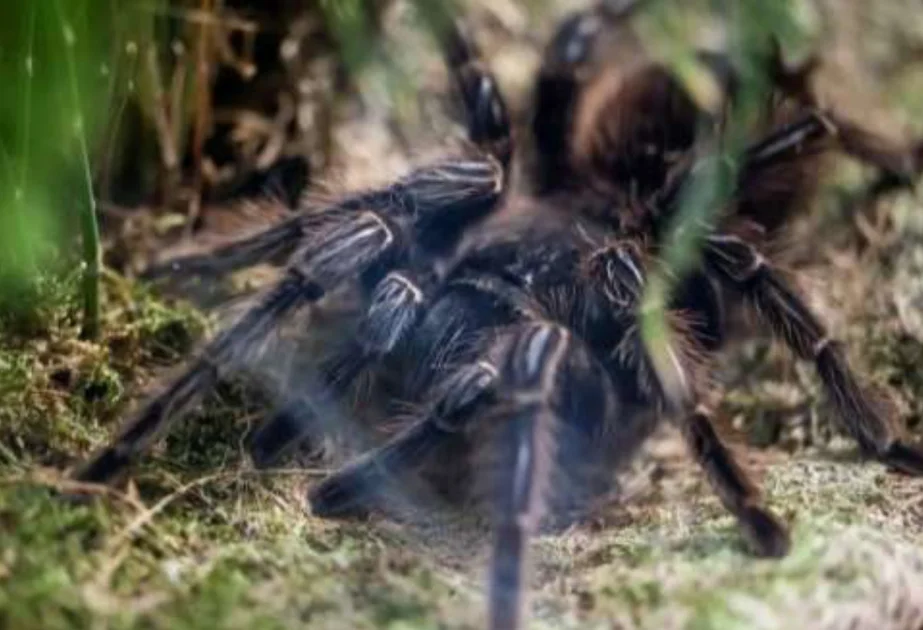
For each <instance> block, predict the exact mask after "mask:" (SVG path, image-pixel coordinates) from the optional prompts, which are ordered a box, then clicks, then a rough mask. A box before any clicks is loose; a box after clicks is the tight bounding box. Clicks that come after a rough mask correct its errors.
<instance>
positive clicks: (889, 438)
mask: <svg viewBox="0 0 923 630" xmlns="http://www.w3.org/2000/svg"><path fill="white" fill-rule="evenodd" d="M705 257H706V263H707V265H708V267H709V268H710V269H711V270H712V271H713V272H714V273H715V274H716V275H717V276H718V277H719V278H720V279H721V280H722V281H723V282H724V283H725V284H727V285H729V286H730V287H731V288H733V289H735V290H736V291H737V292H739V293H740V294H742V296H743V297H744V298H746V299H747V300H748V301H749V302H750V303H751V304H752V306H753V307H754V309H755V311H756V312H757V314H758V315H759V316H760V318H761V319H762V320H763V321H764V322H765V323H766V324H767V325H768V326H769V327H770V328H771V329H772V331H773V332H774V333H775V334H776V335H777V336H778V337H780V338H781V339H782V341H784V342H785V344H786V345H787V346H788V347H789V348H790V349H791V350H792V351H793V352H794V353H795V354H796V355H797V356H798V357H800V358H802V359H807V360H810V361H813V362H814V365H815V367H816V369H817V372H818V374H819V375H820V378H821V381H822V382H823V384H824V388H825V390H826V391H827V393H828V395H829V396H830V397H831V399H832V401H833V403H834V405H835V406H836V408H837V411H838V416H839V418H840V420H841V421H842V423H843V425H844V427H845V428H846V430H847V431H848V432H849V434H850V435H852V437H853V438H854V439H855V440H856V441H857V442H858V443H859V446H860V447H861V449H862V451H863V452H864V453H865V454H867V455H872V456H874V457H876V458H877V459H879V460H880V461H882V462H883V463H885V464H887V465H889V466H893V467H894V468H897V469H899V470H901V471H903V472H905V473H908V474H913V475H923V451H921V450H919V449H918V448H917V447H914V446H911V445H910V444H908V443H907V442H906V441H905V439H904V436H903V435H902V432H901V431H900V430H899V428H898V427H897V425H896V423H895V421H894V419H893V417H892V416H891V415H890V414H889V413H888V411H887V409H886V407H887V405H886V404H884V402H883V401H879V400H876V399H875V398H874V397H873V396H871V395H870V394H869V393H868V392H866V391H865V390H864V388H863V387H862V386H861V385H860V383H859V381H858V379H857V378H856V376H855V374H853V372H852V370H851V369H850V367H849V365H848V363H847V361H846V358H845V356H844V353H843V351H842V349H841V348H840V346H839V344H838V343H836V342H835V341H834V340H832V339H831V338H830V337H829V336H828V333H827V331H826V329H825V328H824V326H823V324H821V322H820V321H819V320H818V319H817V317H816V316H815V315H814V314H813V313H812V312H811V310H810V309H809V308H808V307H807V306H806V305H805V303H804V302H803V300H802V299H801V298H800V297H799V296H798V294H797V293H796V292H795V290H794V289H793V288H792V287H791V286H790V285H789V283H788V282H786V281H785V279H784V278H783V277H782V275H781V274H780V273H779V272H778V271H776V270H775V269H773V267H772V266H771V265H770V263H769V262H768V261H767V260H766V259H765V258H764V257H763V256H762V255H761V254H760V253H759V252H757V251H756V249H755V248H754V247H753V246H752V245H750V244H748V243H746V242H745V241H743V240H742V239H740V238H738V237H736V236H727V235H713V236H711V237H709V238H708V240H707V243H706V249H705Z"/></svg>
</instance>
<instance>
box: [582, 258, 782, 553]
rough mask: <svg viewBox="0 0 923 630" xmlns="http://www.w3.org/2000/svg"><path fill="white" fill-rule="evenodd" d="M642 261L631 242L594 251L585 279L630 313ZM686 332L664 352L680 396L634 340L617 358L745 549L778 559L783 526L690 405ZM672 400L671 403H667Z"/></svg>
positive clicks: (694, 375)
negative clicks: (680, 441) (670, 419)
mask: <svg viewBox="0 0 923 630" xmlns="http://www.w3.org/2000/svg"><path fill="white" fill-rule="evenodd" d="M643 269H644V266H643V260H642V258H641V253H640V249H639V247H638V245H637V244H636V243H633V242H631V241H624V242H617V243H614V244H611V245H608V246H606V247H603V248H602V249H600V250H597V251H596V252H594V253H593V254H592V255H591V257H590V258H589V265H588V271H589V274H590V278H591V280H592V281H594V282H595V283H596V284H597V286H599V287H601V289H602V291H603V294H604V295H605V296H606V298H607V300H608V301H609V304H610V305H611V306H612V307H613V309H615V310H617V311H620V312H621V311H624V312H629V313H633V312H634V310H635V309H636V308H637V306H638V304H639V301H640V298H641V295H642V292H643V290H644V276H643ZM690 297H691V298H694V299H695V300H696V301H695V302H692V303H689V304H684V306H691V307H692V308H693V310H695V311H697V312H702V313H704V314H707V315H709V316H712V315H713V311H714V310H715V309H712V308H709V307H708V306H707V304H705V303H703V301H702V296H699V295H694V296H690ZM690 332H691V331H688V330H686V331H683V330H680V331H676V333H677V334H675V335H674V337H675V339H676V342H675V343H669V342H668V345H667V347H666V349H665V350H663V352H664V353H666V354H668V355H669V358H670V364H671V365H672V366H673V367H674V369H673V371H674V372H676V373H677V374H678V378H677V379H676V380H677V381H678V382H679V383H681V384H682V385H683V386H682V387H681V392H682V393H681V395H679V396H674V397H671V396H670V395H669V392H668V391H666V388H665V387H664V386H663V385H662V384H661V383H660V382H659V381H660V379H659V378H658V372H657V371H656V370H655V369H654V368H653V366H652V365H650V362H651V359H650V355H649V351H647V350H646V349H644V348H643V347H641V345H642V344H641V341H640V339H637V340H632V339H631V337H629V338H628V340H629V341H633V342H634V343H633V345H634V348H632V349H631V351H626V350H627V348H625V347H623V348H622V349H621V351H620V352H619V357H620V359H621V360H622V361H623V362H624V363H625V364H627V365H629V366H631V367H632V371H633V372H635V373H636V374H637V375H638V386H639V388H640V389H641V390H642V391H643V392H645V393H646V394H647V395H648V396H650V397H651V398H653V399H654V400H655V401H657V402H658V403H659V405H660V406H661V407H662V408H664V409H666V410H668V411H669V412H671V415H672V416H675V417H676V418H677V422H678V424H679V428H680V431H681V433H682V435H683V438H684V440H685V442H686V444H687V445H688V447H689V450H690V451H691V453H692V455H693V456H694V457H695V459H696V461H697V462H698V464H699V466H700V467H701V468H702V469H703V470H704V471H705V473H706V476H707V478H708V481H709V483H710V485H711V486H712V488H713V489H714V491H715V493H716V494H717V495H718V497H719V499H720V500H721V503H722V504H723V505H724V507H725V508H726V509H727V510H728V511H729V512H730V513H731V514H733V515H734V516H735V517H736V518H737V520H738V522H739V523H740V527H741V529H742V530H743V532H744V536H745V538H746V539H747V542H748V543H749V545H750V547H751V548H752V549H753V551H754V552H755V553H757V554H759V555H761V556H773V557H777V556H782V555H785V553H786V552H787V550H788V547H789V537H788V532H787V530H786V528H785V526H784V525H783V524H782V523H781V522H780V521H779V520H778V518H776V517H775V516H774V515H773V514H772V512H771V511H770V510H769V509H768V508H766V507H765V506H763V504H762V503H761V501H760V492H759V489H758V488H757V487H756V485H755V484H753V483H752V482H751V481H750V479H749V478H748V476H747V474H746V472H745V471H744V469H743V468H742V467H741V466H740V464H739V463H738V462H737V461H736V460H735V458H734V456H733V453H732V452H731V451H730V450H729V449H728V448H727V447H726V446H725V445H724V444H723V443H722V441H721V439H720V437H719V436H718V434H717V433H716V432H715V430H714V427H713V426H712V424H711V420H710V416H711V413H710V411H709V410H708V409H707V408H706V407H705V406H704V405H701V404H698V405H696V401H697V400H699V399H701V398H703V396H702V394H701V393H700V391H699V390H701V389H703V384H702V381H704V374H701V373H699V369H698V368H699V367H700V365H699V364H700V363H701V357H697V356H695V355H696V354H697V353H696V352H694V351H691V349H690V348H689V347H684V344H685V345H686V346H689V342H688V341H687V340H686V337H687V336H688V335H689V334H690ZM671 398H672V400H671Z"/></svg>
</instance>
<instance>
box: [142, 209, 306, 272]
mask: <svg viewBox="0 0 923 630" xmlns="http://www.w3.org/2000/svg"><path fill="white" fill-rule="evenodd" d="M303 222H304V217H303V216H302V215H300V214H299V215H296V216H293V217H291V218H288V219H286V220H284V221H282V222H281V223H278V224H277V225H274V226H272V227H271V228H268V229H266V230H263V231H261V232H258V233H256V234H253V235H251V236H248V237H246V238H243V239H239V240H236V241H234V242H231V243H228V244H227V245H223V246H221V247H218V248H216V249H214V250H212V251H209V252H206V253H202V254H191V255H188V256H180V257H177V258H173V259H170V260H166V261H164V262H161V263H156V264H154V265H151V266H150V267H148V268H147V269H145V270H144V271H143V272H142V274H141V278H142V279H144V280H156V279H158V278H162V277H165V276H168V275H174V274H194V275H199V276H219V275H222V274H226V273H230V272H232V271H236V270H238V269H243V268H244V267H252V266H253V265H257V264H260V263H263V262H268V261H271V260H273V259H275V258H277V257H280V256H287V255H291V254H292V253H293V252H294V251H295V249H296V248H297V247H298V243H299V242H301V238H302V232H303V226H302V223H303Z"/></svg>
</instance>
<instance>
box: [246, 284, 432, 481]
mask: <svg viewBox="0 0 923 630" xmlns="http://www.w3.org/2000/svg"><path fill="white" fill-rule="evenodd" d="M432 284H433V279H432V278H427V277H425V276H424V274H422V273H416V272H414V271H413V270H412V269H399V270H395V271H392V272H389V273H388V274H387V275H386V276H385V277H384V278H382V279H381V280H380V281H379V283H378V284H377V285H376V286H375V289H374V290H373V291H372V294H371V297H370V300H369V305H368V308H367V310H366V312H365V313H364V315H363V317H362V318H361V320H360V322H359V325H358V327H357V329H356V331H355V337H354V338H353V339H351V340H349V341H348V342H347V343H346V344H345V347H343V348H340V349H338V350H337V352H336V353H335V354H334V355H333V356H332V357H329V358H327V359H326V360H324V361H322V362H321V365H320V368H319V369H318V373H319V375H318V380H319V381H320V382H319V383H318V387H316V388H310V391H311V392H312V393H311V394H308V393H306V392H301V391H299V392H297V393H296V394H295V395H294V396H293V397H292V399H290V400H288V401H286V402H285V403H284V404H283V406H282V408H281V409H280V410H279V411H278V412H276V413H274V414H273V415H272V417H271V418H270V419H269V420H267V421H266V422H265V423H264V424H263V425H262V426H261V427H260V428H259V429H258V430H257V431H255V432H254V434H253V435H252V436H251V438H250V440H249V447H250V456H251V458H252V459H253V462H254V463H255V464H256V465H257V466H258V467H260V468H264V467H267V466H269V465H271V464H272V463H273V462H275V461H276V460H278V458H279V457H280V456H281V455H282V454H283V453H284V452H285V451H286V450H288V449H289V448H291V447H293V446H295V445H297V444H298V443H300V442H301V441H302V439H305V438H309V437H311V435H312V434H315V435H316V434H319V433H320V434H322V433H324V432H325V429H326V427H321V426H319V422H320V418H321V417H323V415H324V410H325V409H326V408H328V406H332V405H336V404H337V401H338V400H339V399H340V398H341V397H342V396H343V395H345V393H346V390H347V389H348V387H349V386H350V384H352V383H353V381H354V380H355V379H356V378H357V377H358V376H359V374H360V373H361V372H362V370H363V369H365V368H367V367H369V366H373V365H377V364H378V363H380V362H381V361H382V360H383V359H384V358H386V357H388V356H389V355H390V354H391V353H393V352H394V351H395V350H396V349H398V348H399V347H400V346H401V345H403V344H404V343H405V342H406V340H407V337H408V336H409V334H410V333H411V332H412V331H413V329H414V327H415V326H416V325H417V322H418V321H419V319H420V317H421V316H422V315H423V313H424V312H425V310H426V303H427V293H428V292H429V291H431V289H432ZM301 385H304V384H301ZM297 389H299V390H302V389H304V387H301V386H299V387H298V388H297ZM315 390H316V391H315Z"/></svg>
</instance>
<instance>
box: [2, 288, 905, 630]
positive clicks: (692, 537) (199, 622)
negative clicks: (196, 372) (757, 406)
mask: <svg viewBox="0 0 923 630" xmlns="http://www.w3.org/2000/svg"><path fill="white" fill-rule="evenodd" d="M107 286H108V287H109V289H110V291H109V295H110V300H109V302H108V303H109V304H110V310H109V312H108V317H107V327H106V330H107V331H108V333H107V336H106V337H105V338H104V339H103V340H102V341H101V342H99V343H86V342H78V341H76V339H75V335H76V332H77V331H76V328H75V327H73V326H71V325H70V324H69V322H70V317H69V315H68V313H67V312H65V311H66V309H65V311H62V310H57V309H54V308H52V309H51V310H52V311H53V312H54V314H55V315H54V317H52V318H51V319H48V320H46V321H48V322H50V325H49V326H47V327H46V328H45V330H44V331H43V332H40V333H34V332H33V333H32V334H33V336H32V337H31V338H30V339H29V340H28V341H25V340H20V341H16V340H17V339H21V338H20V337H18V336H16V335H13V334H11V335H7V336H6V337H5V342H4V347H3V349H2V353H3V355H2V356H3V357H4V361H3V363H2V364H0V383H2V385H3V387H2V402H0V408H2V409H3V414H4V421H3V423H2V425H0V426H3V427H4V434H3V437H2V440H0V443H2V450H0V453H2V458H0V627H3V628H22V629H29V628H45V629H55V628H62V629H63V628H74V627H86V628H253V627H260V628H291V627H311V628H344V629H346V628H395V629H397V628H408V629H409V628H437V627H438V628H477V627H481V625H482V619H483V611H484V604H485V602H484V598H483V588H482V586H483V580H482V578H483V564H484V559H485V557H486V548H485V543H486V540H487V537H486V536H485V535H484V534H485V533H484V531H483V530H481V529H480V528H479V527H478V526H477V525H469V524H467V523H465V522H464V521H465V519H459V518H457V515H452V514H443V515H435V516H434V517H433V519H427V520H426V522H423V523H414V524H407V523H405V524H401V523H398V522H394V521H388V520H378V519H375V520H372V521H368V522H353V523H330V522H326V521H322V520H319V519H316V518H313V517H311V516H310V515H309V514H307V513H306V511H305V502H304V493H305V490H306V488H307V487H308V485H309V484H310V483H311V482H312V481H313V480H314V479H316V478H317V475H318V474H320V473H321V472H322V471H312V470H294V469H289V470H278V471H268V472H259V471H255V470H253V469H252V468H251V467H250V466H249V464H248V463H247V461H246V459H245V457H244V455H243V452H242V448H241V437H242V435H243V433H244V432H245V431H246V429H247V423H246V421H245V420H241V418H246V417H247V416H248V414H247V413H242V412H241V411H240V407H239V405H240V404H241V403H242V401H243V398H242V397H241V396H240V392H237V391H235V390H233V389H231V388H227V389H226V391H223V392H221V393H220V394H219V395H216V396H213V397H212V399H211V400H210V402H209V403H208V405H207V406H206V411H205V412H202V413H200V414H198V415H197V416H196V417H194V418H193V419H191V420H190V421H189V422H186V423H184V425H183V427H181V428H179V429H178V431H177V434H176V435H175V436H174V437H172V438H171V439H169V440H167V443H166V445H165V446H162V447H161V448H160V449H158V452H157V453H156V454H155V455H154V457H152V458H149V459H148V460H147V461H146V462H145V463H144V464H143V465H142V466H141V467H140V468H139V469H138V470H137V473H136V475H135V477H134V482H133V483H132V484H131V485H130V486H129V487H128V488H127V489H126V490H121V491H111V492H105V493H102V492H99V493H95V494H93V495H92V496H94V498H93V499H92V500H90V501H89V502H79V503H77V502H73V501H69V500H67V498H66V496H65V495H66V494H67V492H68V491H69V490H73V489H74V488H73V486H72V485H71V482H69V481H67V480H66V478H65V476H64V475H63V471H64V470H65V469H66V467H67V466H68V465H70V464H72V463H74V462H75V460H76V459H78V458H79V457H80V456H83V455H85V454H86V453H87V452H88V451H89V450H91V449H92V448H93V447H94V446H96V445H98V444H99V443H100V442H101V441H103V440H105V439H106V438H107V436H108V435H109V433H110V431H111V430H112V429H113V428H114V426H115V424H114V421H115V419H116V418H118V417H119V415H120V413H121V412H122V411H123V410H124V408H125V406H126V404H127V403H128V401H129V400H131V399H133V398H135V397H136V396H137V395H138V392H139V390H140V389H143V388H144V386H145V385H146V384H147V382H148V381H149V380H150V378H151V376H152V374H153V372H154V371H155V370H160V369H162V368H163V366H164V364H166V363H171V362H173V361H175V360H177V359H178V357H180V355H182V354H183V352H184V351H185V350H186V349H188V346H189V344H190V343H191V339H192V338H194V337H197V336H198V335H200V334H201V331H202V330H203V324H204V322H203V320H202V319H201V318H200V317H198V316H196V315H195V314H194V313H193V312H192V311H190V310H186V309H177V308H176V307H167V306H164V305H163V304H161V303H159V302H157V301H155V300H153V299H152V298H151V297H150V296H148V295H146V294H145V293H143V292H141V291H139V290H137V289H134V288H131V287H128V286H127V285H124V284H121V283H120V284H118V287H119V288H120V290H124V291H125V292H126V293H124V294H123V298H124V301H122V298H118V297H116V293H115V291H114V289H115V288H116V286H114V285H113V284H112V283H111V282H110V283H107ZM62 292H64V293H66V287H55V290H54V291H53V292H50V293H49V297H52V298H53V299H55V300H57V299H59V298H60V296H61V294H62ZM36 334H37V335H38V336H37V337H36V336H35V335H36ZM65 373H66V374H67V376H65ZM190 445H197V446H190ZM655 445H656V446H657V448H655V449H654V451H653V452H652V453H651V454H650V455H649V459H648V460H647V461H648V464H646V469H645V471H644V474H639V475H638V476H637V478H638V479H639V480H640V481H639V482H638V483H636V484H634V485H632V486H631V487H633V488H635V490H634V491H632V492H631V494H633V495H634V496H632V497H631V499H630V500H629V501H627V502H625V503H624V504H620V505H618V506H615V507H612V508H609V509H607V510H604V511H603V512H602V513H601V514H600V515H599V517H598V518H597V519H595V520H594V521H592V522H589V523H586V524H583V525H581V526H579V527H576V528H573V529H571V530H569V531H567V532H565V533H563V534H557V535H548V536H544V537H542V538H541V539H540V540H539V541H538V542H537V544H536V551H535V571H534V578H533V582H534V596H533V600H532V605H533V609H534V611H535V613H534V614H535V624H534V627H538V628H587V627H599V628H612V627H617V628H722V629H724V628H752V627H760V628H780V629H781V628H792V627H808V625H810V626H811V627H824V628H827V627H829V628H841V627H843V628H845V627H852V628H902V629H903V628H908V629H909V628H916V627H919V623H920V620H921V615H923V592H921V587H923V547H921V545H920V543H921V539H923V482H920V481H916V480H911V479H907V478H904V477H901V476H898V475H895V474H892V473H889V472H887V471H885V470H883V469H882V468H880V467H879V466H877V465H873V464H862V463H860V462H857V461H852V459H851V458H850V456H849V454H848V453H847V454H845V455H840V456H838V457H834V456H832V455H831V454H830V453H829V452H826V451H825V452H823V453H821V454H816V455H812V456H807V455H796V456H790V455H787V454H784V453H781V452H779V451H773V450H771V451H756V450H751V451H748V452H749V457H748V459H749V460H750V461H749V464H750V467H751V468H753V469H754V470H756V471H757V476H758V477H759V478H760V479H761V483H762V484H763V486H764V487H765V489H766V493H767V496H768V500H769V503H770V504H771V505H772V506H773V507H774V508H775V509H776V510H777V511H778V512H779V513H780V514H782V515H783V516H784V518H786V519H787V520H789V521H790V522H791V523H792V524H793V527H794V537H795V546H794V549H793V552H792V554H791V555H790V556H789V557H788V558H786V559H784V560H782V561H765V560H757V559H755V558H753V557H752V556H750V555H749V554H748V553H747V552H746V550H745V549H744V547H743V543H742V539H741V537H740V536H739V534H738V531H737V529H736V526H735V524H734V522H733V519H732V518H730V517H729V516H728V515H727V513H726V512H725V511H724V510H723V509H722V508H721V507H720V505H718V503H717V501H716V500H715V498H714V497H713V495H712V494H711V492H710V491H709V490H708V488H707V487H705V485H704V482H703V479H702V478H701V476H700V475H699V474H698V473H697V471H695V469H694V468H692V467H690V465H689V464H688V462H687V461H686V460H685V459H684V458H683V457H681V455H680V453H679V452H677V451H676V443H675V441H674V440H672V439H671V437H670V436H669V435H665V436H663V437H662V438H661V439H659V440H657V441H656V442H655ZM206 447H207V448H206ZM651 472H656V473H657V474H654V475H651V474H650V473H651ZM651 479H655V481H650V480H651ZM472 550H475V551H474V552H472ZM854 620H857V622H858V624H859V625H850V624H851V623H853V621H854ZM914 624H917V625H914Z"/></svg>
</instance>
